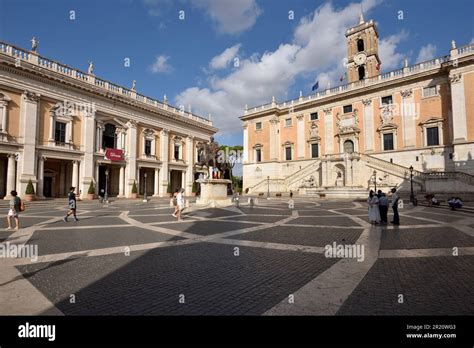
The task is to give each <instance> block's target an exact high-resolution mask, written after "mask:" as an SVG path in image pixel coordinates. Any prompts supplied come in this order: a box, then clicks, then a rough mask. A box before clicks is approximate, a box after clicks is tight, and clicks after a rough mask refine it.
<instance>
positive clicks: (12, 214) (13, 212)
mask: <svg viewBox="0 0 474 348" xmlns="http://www.w3.org/2000/svg"><path fill="white" fill-rule="evenodd" d="M10 195H11V196H12V198H11V199H10V209H9V210H8V215H7V221H8V228H7V230H11V229H12V222H11V219H12V218H15V223H16V227H15V230H17V231H18V230H19V229H20V217H19V214H20V212H21V211H23V210H25V208H24V204H23V202H22V201H21V199H20V197H18V193H17V192H16V191H15V190H13V191H11V192H10Z"/></svg>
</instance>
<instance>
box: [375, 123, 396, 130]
mask: <svg viewBox="0 0 474 348" xmlns="http://www.w3.org/2000/svg"><path fill="white" fill-rule="evenodd" d="M397 129H398V126H397V125H396V124H394V123H386V124H384V125H382V126H380V127H379V128H377V132H385V131H392V130H395V131H396V130H397Z"/></svg>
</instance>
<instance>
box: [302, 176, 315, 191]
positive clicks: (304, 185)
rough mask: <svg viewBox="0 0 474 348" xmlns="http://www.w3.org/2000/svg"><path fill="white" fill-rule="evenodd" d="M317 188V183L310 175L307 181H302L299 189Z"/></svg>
mask: <svg viewBox="0 0 474 348" xmlns="http://www.w3.org/2000/svg"><path fill="white" fill-rule="evenodd" d="M315 187H317V182H316V179H315V177H314V175H310V176H309V178H308V179H303V180H302V181H301V184H300V186H299V188H315Z"/></svg>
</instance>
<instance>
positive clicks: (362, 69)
mask: <svg viewBox="0 0 474 348" xmlns="http://www.w3.org/2000/svg"><path fill="white" fill-rule="evenodd" d="M364 78H365V68H364V67H363V66H360V67H359V81H362V80H363V79H364Z"/></svg>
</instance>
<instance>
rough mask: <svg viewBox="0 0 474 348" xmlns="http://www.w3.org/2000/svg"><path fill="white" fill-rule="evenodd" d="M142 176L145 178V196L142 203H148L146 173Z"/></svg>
mask: <svg viewBox="0 0 474 348" xmlns="http://www.w3.org/2000/svg"><path fill="white" fill-rule="evenodd" d="M143 176H144V177H145V194H144V196H143V202H148V198H147V196H146V177H147V173H146V172H145V174H143Z"/></svg>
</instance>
